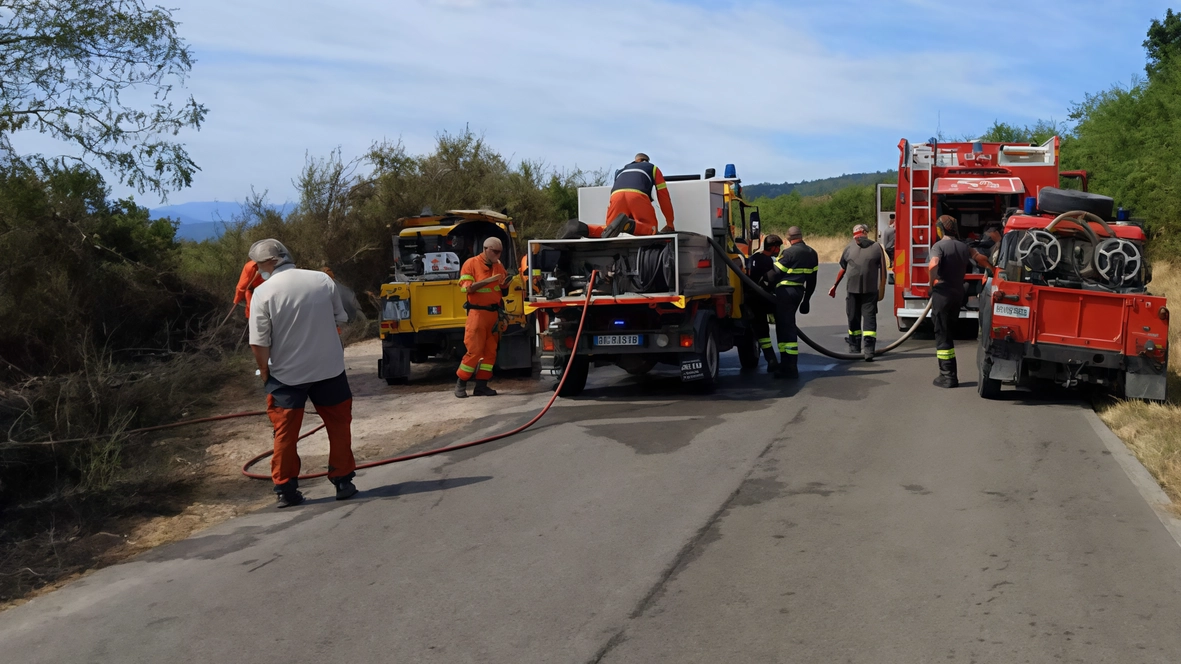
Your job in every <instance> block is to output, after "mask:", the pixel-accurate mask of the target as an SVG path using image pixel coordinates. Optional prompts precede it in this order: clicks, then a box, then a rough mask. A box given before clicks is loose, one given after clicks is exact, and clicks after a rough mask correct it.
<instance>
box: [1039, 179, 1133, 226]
mask: <svg viewBox="0 0 1181 664" xmlns="http://www.w3.org/2000/svg"><path fill="white" fill-rule="evenodd" d="M1037 207H1038V209H1039V210H1041V211H1042V212H1048V213H1050V214H1062V213H1063V212H1074V211H1075V210H1082V211H1083V212H1090V213H1091V214H1097V215H1099V216H1100V217H1102V218H1104V219H1111V218H1112V216H1111V212H1112V210H1113V209H1114V207H1115V201H1114V200H1113V199H1111V198H1109V197H1107V196H1100V195H1099V194H1092V193H1089V192H1086V191H1075V190H1073V189H1058V188H1056V187H1043V188H1042V190H1041V191H1039V192H1038V195H1037Z"/></svg>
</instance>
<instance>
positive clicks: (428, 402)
mask: <svg viewBox="0 0 1181 664" xmlns="http://www.w3.org/2000/svg"><path fill="white" fill-rule="evenodd" d="M380 356H381V342H380V340H378V339H370V340H367V341H362V342H359V343H356V344H353V345H351V346H349V347H348V348H346V349H345V363H346V370H347V372H348V376H349V384H350V386H351V388H352V390H353V452H354V454H355V455H356V457H357V462H358V463H362V462H365V461H373V460H377V459H383V458H388V457H391V456H396V455H397V454H398V453H400V452H402V451H404V450H406V449H408V448H410V447H413V446H415V445H418V444H420V443H424V442H426V441H429V440H432V439H434V438H438V437H441V436H443V437H445V436H448V435H450V434H455V440H454V442H462V440H463V437H462V433H463V431H464V430H465V428H467V427H468V426H469V425H470V424H472V423H473V422H475V421H477V420H479V419H481V418H485V417H488V416H490V415H493V414H495V413H497V412H499V411H502V410H504V409H505V408H512V407H516V406H521V405H524V404H525V403H527V402H528V401H529V400H530V399H531V398H532V396H533V395H535V394H538V393H541V392H545V391H547V388H548V389H552V381H549V380H548V379H541V380H539V379H538V378H536V377H534V378H501V377H498V378H496V379H495V380H493V381H492V385H493V386H494V387H495V388H496V389H497V390H498V391H499V392H500V394H499V395H498V396H496V397H494V398H486V397H485V398H475V397H472V398H468V399H462V400H461V399H456V398H455V396H454V395H453V394H452V388H453V387H454V385H455V366H456V363H455V362H451V361H438V362H429V363H425V364H416V365H412V367H411V379H410V382H409V384H407V385H398V386H390V385H386V383H385V381H384V380H382V379H380V378H378V376H377V360H378V358H380ZM255 380H256V379H254V378H253V376H249V377H244V379H243V380H241V381H235V382H234V383H232V384H229V385H227V386H225V387H224V388H223V389H222V390H221V391H220V393H219V394H218V395H217V399H216V401H217V402H218V403H220V404H222V407H221V408H220V409H219V413H236V412H244V411H254V410H263V409H265V407H266V404H265V401H264V397H263V393H262V390H261V388H260V387H259V386H258V385H257V383H255V382H254V381H255ZM469 390H470V388H469ZM309 410H311V405H310V404H309ZM219 413H194V414H193V415H194V416H206V415H215V414H219ZM318 424H319V419H318V418H316V417H315V416H314V415H312V414H310V413H309V415H308V416H307V418H306V419H305V421H304V430H305V431H306V430H308V429H310V428H312V427H314V426H316V425H318ZM147 444H149V445H150V446H151V448H152V451H153V452H154V453H158V454H160V455H162V456H166V457H168V458H167V463H166V464H165V465H166V467H168V468H169V469H170V470H169V471H168V474H167V477H163V478H161V485H162V487H161V491H159V492H158V493H157V492H155V491H153V492H145V494H144V495H142V496H137V497H133V499H134V498H139V503H138V504H137V505H134V507H133V508H132V509H125V510H123V511H124V513H133V514H134V516H126V517H113V518H107V519H104V520H103V522H102V523H101V525H100V526H99V527H98V528H97V532H96V531H95V530H96V529H93V528H92V529H90V531H89V532H88V533H85V532H83V531H82V530H81V529H79V528H78V527H77V526H67V527H64V528H58V529H55V528H54V527H52V525H51V526H50V527H48V528H47V529H46V532H47V534H46V535H43V536H41V537H38V538H37V539H36V540H35V541H33V540H30V541H28V542H25V543H23V544H24V546H25V550H23V551H16V550H14V551H9V552H5V555H0V573H2V574H4V575H6V576H7V577H8V578H7V579H0V581H5V580H6V581H8V583H3V584H0V610H3V609H6V608H9V607H11V606H16V605H18V604H21V603H24V602H26V601H28V600H29V599H32V598H33V597H36V596H38V595H41V594H44V593H46V592H49V591H52V590H54V589H55V588H58V587H61V586H62V585H65V584H66V583H69V582H71V581H73V580H74V579H77V578H79V577H81V576H84V575H85V574H87V573H89V572H91V571H93V570H95V569H99V568H101V567H105V566H108V565H112V564H115V563H118V562H121V561H123V560H126V559H128V558H130V557H132V556H134V555H136V554H139V553H142V552H143V551H146V550H148V549H151V548H153V547H157V546H160V545H162V544H167V543H170V542H175V541H178V540H181V539H184V538H186V537H189V536H190V535H192V534H194V533H196V532H199V531H201V530H204V529H205V528H208V527H210V526H213V525H215V524H218V523H221V522H223V521H226V520H228V519H232V518H234V517H237V516H241V515H243V514H246V513H249V512H252V511H255V510H258V509H271V507H270V506H271V505H272V504H273V503H274V495H273V493H272V492H271V484H270V482H266V481H259V480H251V479H248V478H246V477H244V476H243V475H242V474H241V467H242V464H244V463H245V462H246V461H248V460H249V459H250V458H251V457H253V456H255V455H257V454H259V453H261V452H264V451H266V450H267V449H269V447H270V445H271V425H270V421H269V420H268V419H267V418H266V417H265V416H262V417H247V418H240V419H233V420H225V421H222V422H215V423H211V424H204V425H197V426H193V427H188V428H181V429H173V430H171V431H167V432H164V434H163V435H161V436H160V437H158V438H155V439H153V440H151V441H150V442H149V443H147ZM300 457H301V458H302V460H303V468H304V470H305V472H312V471H318V470H322V469H324V468H325V466H326V464H327V461H328V438H327V435H326V434H325V433H324V432H323V431H320V432H317V433H315V434H313V435H312V436H310V437H308V438H307V439H305V440H303V441H301V442H300ZM269 468H270V466H269V463H268V461H267V460H264V461H262V462H261V463H259V464H258V465H256V466H255V467H254V469H253V470H255V471H256V472H262V473H267V472H269ZM325 481H326V480H323V479H320V480H312V481H311V482H309V483H307V484H308V485H310V484H313V483H316V482H325ZM357 485H358V487H359V488H360V489H361V490H362V491H364V490H365V489H366V488H368V487H366V485H365V479H364V471H362V473H361V474H360V475H359V477H358V479H357ZM305 486H306V485H305ZM120 500H121V502H125V501H127V497H126V496H121V497H120ZM295 509H298V508H295ZM50 518H53V517H52V515H51V516H50ZM83 520H85V517H84V515H80V514H78V513H77V512H73V513H71V514H68V515H65V514H63V515H62V518H61V522H62V523H76V522H79V521H83Z"/></svg>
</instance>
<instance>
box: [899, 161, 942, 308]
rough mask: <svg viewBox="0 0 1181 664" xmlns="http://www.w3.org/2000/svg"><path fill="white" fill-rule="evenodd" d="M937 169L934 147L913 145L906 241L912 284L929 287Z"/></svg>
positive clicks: (908, 179)
mask: <svg viewBox="0 0 1181 664" xmlns="http://www.w3.org/2000/svg"><path fill="white" fill-rule="evenodd" d="M934 165H935V150H934V148H933V147H932V146H931V145H928V144H921V145H913V146H911V149H910V177H909V178H907V194H906V195H907V200H908V201H910V237H909V238H908V241H907V248H908V249H909V252H908V253H907V256H909V257H910V265H909V266H908V268H907V269H909V270H910V280H909V284H910V285H911V286H912V287H913V286H914V285H915V284H926V283H927V282H928V280H929V279H930V275H929V273H928V272H927V263H928V262H930V260H931V256H930V253H931V239H932V237H933V230H934V229H933V228H932V227H931V186H932V182H931V175H932V167H933V166H934Z"/></svg>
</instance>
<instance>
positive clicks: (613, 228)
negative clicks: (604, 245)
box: [600, 212, 636, 238]
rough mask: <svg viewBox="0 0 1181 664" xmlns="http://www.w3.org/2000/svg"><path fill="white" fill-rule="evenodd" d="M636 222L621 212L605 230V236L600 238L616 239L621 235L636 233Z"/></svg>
mask: <svg viewBox="0 0 1181 664" xmlns="http://www.w3.org/2000/svg"><path fill="white" fill-rule="evenodd" d="M635 232H636V222H635V220H633V219H632V218H631V217H629V216H627V215H626V214H623V213H622V212H620V213H619V214H618V215H617V216H616V217H615V218H614V219H612V220H611V223H609V224H607V227H606V228H604V229H603V234H602V235H601V236H600V237H604V238H609V237H615V236H616V235H619V234H620V233H635Z"/></svg>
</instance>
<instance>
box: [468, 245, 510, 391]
mask: <svg viewBox="0 0 1181 664" xmlns="http://www.w3.org/2000/svg"><path fill="white" fill-rule="evenodd" d="M503 251H504V244H503V243H501V241H500V240H499V239H498V238H496V237H489V238H488V239H486V240H484V251H482V252H480V253H478V254H476V255H475V256H472V257H471V258H469V259H467V260H466V261H464V263H463V267H461V268H460V270H459V290H461V291H462V292H464V293H466V294H467V302H465V303H464V305H463V308H464V309H466V310H467V321H466V322H465V323H464V329H463V345H464V348H465V349H466V352H465V353H464V356H463V359H462V360H460V362H459V369H457V370H456V372H455V375H456V376H457V377H458V379H457V380H456V381H455V396H457V397H459V398H461V399H463V398H466V397H467V382H468V381H469V380H471V379H472V378H473V377H474V378H475V379H476V387H475V389H474V390H472V395H473V396H477V397H494V396H496V390H494V389H492V388H490V387H488V380H489V379H490V378H492V366H493V365H494V364H496V348H497V346H498V345H499V343H500V301H501V298H502V297H503V296H504V295H505V294H506V291H507V286H506V283H507V282H508V279H509V277H508V272H507V271H506V270H505V269H504V265H502V264H501V263H500V254H501V252H503Z"/></svg>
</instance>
